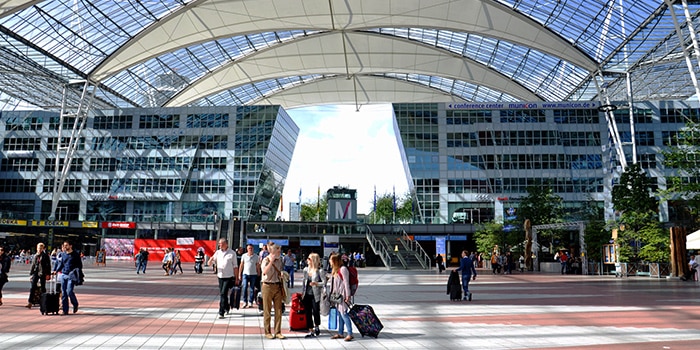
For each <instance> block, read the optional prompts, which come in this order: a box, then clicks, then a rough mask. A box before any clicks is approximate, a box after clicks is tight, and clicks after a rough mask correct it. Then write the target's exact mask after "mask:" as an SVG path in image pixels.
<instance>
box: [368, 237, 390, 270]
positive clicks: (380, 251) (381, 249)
mask: <svg viewBox="0 0 700 350" xmlns="http://www.w3.org/2000/svg"><path fill="white" fill-rule="evenodd" d="M365 237H366V238H367V242H369V246H370V247H371V248H372V251H374V253H375V254H377V256H379V258H380V259H381V260H382V262H383V263H384V266H386V268H387V269H391V255H390V254H389V251H388V249H387V248H386V246H385V245H383V244H382V242H381V241H380V240H378V239H377V238H376V237H374V233H372V230H371V229H370V228H369V227H367V231H366V232H365Z"/></svg>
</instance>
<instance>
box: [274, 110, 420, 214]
mask: <svg viewBox="0 0 700 350" xmlns="http://www.w3.org/2000/svg"><path fill="white" fill-rule="evenodd" d="M287 112H288V113H289V115H290V116H291V117H292V119H293V120H294V122H295V123H296V124H297V125H298V126H299V128H300V131H299V138H298V139H297V144H296V148H295V150H294V156H293V157H292V163H291V166H290V169H289V173H288V175H287V180H286V182H285V186H284V193H283V200H284V212H282V213H281V215H282V216H283V217H284V218H285V219H288V218H289V208H288V207H289V203H290V202H296V201H298V198H299V189H300V188H301V191H302V203H305V202H315V201H316V196H317V192H318V188H319V187H320V189H321V195H323V194H324V193H325V192H326V191H327V190H328V189H329V188H331V187H333V186H345V187H349V188H352V189H356V190H357V206H358V210H357V212H358V213H365V214H367V213H369V212H370V211H371V210H372V201H373V197H374V188H375V186H376V189H377V195H378V196H379V195H382V194H385V193H391V192H392V188H393V187H395V188H396V194H397V196H399V195H403V194H405V193H406V192H407V191H408V183H407V180H406V176H405V174H404V171H403V166H402V165H401V156H400V154H399V147H398V144H397V141H396V136H395V135H394V130H393V119H392V118H393V111H392V108H391V105H389V104H387V105H369V106H362V108H360V111H359V112H356V111H355V107H354V106H315V107H306V108H297V109H292V110H288V111H287Z"/></svg>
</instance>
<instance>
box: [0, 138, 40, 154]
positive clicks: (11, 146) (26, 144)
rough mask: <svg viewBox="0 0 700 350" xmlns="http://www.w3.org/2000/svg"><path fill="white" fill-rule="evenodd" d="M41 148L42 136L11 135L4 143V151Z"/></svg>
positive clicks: (36, 149)
mask: <svg viewBox="0 0 700 350" xmlns="http://www.w3.org/2000/svg"><path fill="white" fill-rule="evenodd" d="M40 148H41V138H38V137H10V138H6V139H5V140H4V141H3V143H2V150H3V151H38V150H39V149H40Z"/></svg>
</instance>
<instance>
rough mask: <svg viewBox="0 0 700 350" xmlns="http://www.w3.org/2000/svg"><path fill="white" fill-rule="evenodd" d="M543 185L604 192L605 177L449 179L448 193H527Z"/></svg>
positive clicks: (557, 189) (567, 190)
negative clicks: (534, 187)
mask: <svg viewBox="0 0 700 350" xmlns="http://www.w3.org/2000/svg"><path fill="white" fill-rule="evenodd" d="M532 186H542V187H546V188H551V189H552V190H553V191H554V192H556V193H602V192H603V178H578V179H569V178H502V179H494V178H491V179H448V180H447V192H448V193H506V194H518V193H527V188H528V187H532Z"/></svg>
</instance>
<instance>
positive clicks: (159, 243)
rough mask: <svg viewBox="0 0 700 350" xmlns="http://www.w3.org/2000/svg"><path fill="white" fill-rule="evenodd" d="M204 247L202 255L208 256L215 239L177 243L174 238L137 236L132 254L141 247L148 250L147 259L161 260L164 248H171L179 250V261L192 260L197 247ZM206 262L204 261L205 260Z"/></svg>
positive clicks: (212, 248)
mask: <svg viewBox="0 0 700 350" xmlns="http://www.w3.org/2000/svg"><path fill="white" fill-rule="evenodd" d="M200 247H201V248H204V255H206V256H207V257H210V256H212V255H214V252H215V251H216V241H208V240H195V241H194V242H193V244H188V245H178V244H177V240H175V239H143V238H137V239H135V240H134V255H136V254H137V253H138V252H139V250H140V249H141V248H146V250H148V253H149V254H148V261H158V262H160V261H163V255H164V254H165V249H166V248H173V249H175V251H180V261H182V262H189V263H193V262H194V256H195V255H196V254H197V250H198V249H199V248H200ZM205 263H206V262H205Z"/></svg>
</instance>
